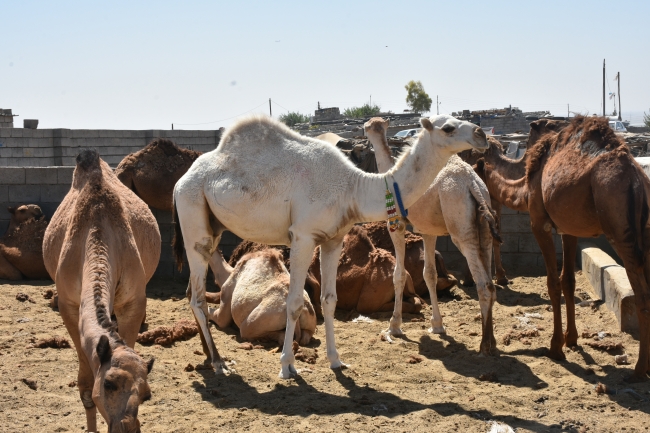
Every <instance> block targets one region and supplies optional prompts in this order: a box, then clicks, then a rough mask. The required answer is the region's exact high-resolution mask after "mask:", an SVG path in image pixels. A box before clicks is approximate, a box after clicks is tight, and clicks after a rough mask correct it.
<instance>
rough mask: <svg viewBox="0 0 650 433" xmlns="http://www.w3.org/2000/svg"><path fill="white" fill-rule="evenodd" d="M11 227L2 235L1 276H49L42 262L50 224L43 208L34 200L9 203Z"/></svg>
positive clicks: (34, 278)
mask: <svg viewBox="0 0 650 433" xmlns="http://www.w3.org/2000/svg"><path fill="white" fill-rule="evenodd" d="M9 212H10V213H11V214H12V216H11V221H10V222H9V228H8V229H7V232H6V233H5V234H4V236H3V237H2V238H0V278H4V279H7V280H21V279H23V278H27V279H30V280H40V279H47V278H49V277H50V276H49V275H48V273H47V270H46V269H45V264H44V263H43V235H44V234H45V229H46V228H47V221H46V220H45V218H44V215H43V212H41V208H40V207H39V206H37V205H35V204H28V205H22V206H18V207H17V208H13V207H10V208H9Z"/></svg>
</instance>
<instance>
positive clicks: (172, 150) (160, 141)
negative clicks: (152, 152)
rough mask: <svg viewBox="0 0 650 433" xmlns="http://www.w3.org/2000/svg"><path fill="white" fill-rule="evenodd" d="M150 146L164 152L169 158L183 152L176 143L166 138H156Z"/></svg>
mask: <svg viewBox="0 0 650 433" xmlns="http://www.w3.org/2000/svg"><path fill="white" fill-rule="evenodd" d="M149 146H151V147H152V148H158V149H160V150H162V151H163V152H164V153H165V155H167V156H174V155H176V154H177V153H180V151H181V149H180V148H179V147H178V146H177V145H176V143H174V142H173V141H171V140H168V139H166V138H156V139H155V140H153V141H152V142H151V143H149Z"/></svg>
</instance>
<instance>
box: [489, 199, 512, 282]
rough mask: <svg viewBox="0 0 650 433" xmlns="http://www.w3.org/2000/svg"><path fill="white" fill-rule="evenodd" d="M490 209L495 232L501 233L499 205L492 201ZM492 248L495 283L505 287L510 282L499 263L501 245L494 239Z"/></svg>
mask: <svg viewBox="0 0 650 433" xmlns="http://www.w3.org/2000/svg"><path fill="white" fill-rule="evenodd" d="M492 209H494V212H495V213H496V214H497V217H496V223H497V230H499V233H500V232H501V203H499V202H498V201H496V200H494V199H492ZM492 246H493V249H494V268H495V272H496V283H497V284H499V285H501V286H506V285H508V284H510V280H508V277H507V276H506V270H505V269H504V268H503V263H502V262H501V244H500V243H499V242H497V241H496V240H495V239H493V240H492Z"/></svg>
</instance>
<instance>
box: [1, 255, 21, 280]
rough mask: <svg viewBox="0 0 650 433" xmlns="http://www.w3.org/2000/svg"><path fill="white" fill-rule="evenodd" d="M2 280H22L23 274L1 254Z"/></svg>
mask: <svg viewBox="0 0 650 433" xmlns="http://www.w3.org/2000/svg"><path fill="white" fill-rule="evenodd" d="M0 278H1V279H3V280H22V279H23V274H21V273H20V271H19V270H18V269H16V268H15V267H14V265H12V264H11V263H9V262H8V261H7V259H6V258H5V257H4V255H2V254H1V253H0Z"/></svg>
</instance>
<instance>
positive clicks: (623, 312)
mask: <svg viewBox="0 0 650 433" xmlns="http://www.w3.org/2000/svg"><path fill="white" fill-rule="evenodd" d="M604 277H605V279H604V287H605V304H606V305H607V308H609V309H610V310H611V311H613V312H614V314H616V320H617V321H618V325H619V327H620V330H621V331H623V332H627V333H629V334H634V335H636V334H638V332H639V319H638V317H637V314H636V304H635V298H634V291H633V290H632V286H631V285H630V280H629V279H628V278H627V272H626V271H625V268H623V267H621V266H611V267H608V268H605V272H604Z"/></svg>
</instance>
